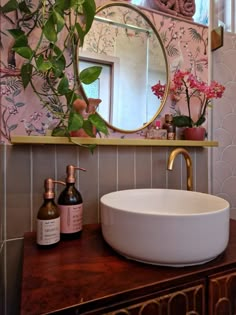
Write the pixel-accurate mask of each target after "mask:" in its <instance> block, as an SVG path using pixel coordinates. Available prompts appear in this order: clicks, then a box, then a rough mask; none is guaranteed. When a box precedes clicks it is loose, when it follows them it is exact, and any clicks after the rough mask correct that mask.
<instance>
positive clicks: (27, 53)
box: [12, 47, 33, 59]
mask: <svg viewBox="0 0 236 315" xmlns="http://www.w3.org/2000/svg"><path fill="white" fill-rule="evenodd" d="M12 50H14V51H15V52H16V53H17V54H18V55H20V56H21V57H24V58H25V59H30V58H31V57H32V55H33V51H32V49H31V48H30V47H15V48H12Z"/></svg>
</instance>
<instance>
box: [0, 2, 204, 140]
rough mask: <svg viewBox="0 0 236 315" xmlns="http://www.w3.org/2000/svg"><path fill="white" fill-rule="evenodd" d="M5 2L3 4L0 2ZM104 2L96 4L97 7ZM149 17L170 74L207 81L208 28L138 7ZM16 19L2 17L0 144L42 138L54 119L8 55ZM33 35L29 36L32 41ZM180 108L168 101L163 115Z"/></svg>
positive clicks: (118, 135)
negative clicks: (179, 72)
mask: <svg viewBox="0 0 236 315" xmlns="http://www.w3.org/2000/svg"><path fill="white" fill-rule="evenodd" d="M3 2H4V1H3ZM105 2H106V1H101V0H98V1H97V6H99V5H101V4H102V3H105ZM141 9H142V10H143V11H144V13H145V14H146V15H147V16H148V17H149V18H150V20H151V21H152V23H153V24H154V26H155V27H156V29H157V31H158V32H159V34H160V36H161V38H162V41H163V44H164V47H165V49H166V54H167V58H168V62H169V68H170V74H171V73H173V72H174V71H175V70H176V69H183V70H190V71H191V72H193V73H194V74H197V75H198V76H199V77H200V78H201V79H203V80H207V73H208V71H207V69H208V57H207V42H208V39H207V36H208V34H207V33H208V29H207V27H205V26H203V25H198V24H194V23H191V22H189V21H187V20H181V19H177V18H174V17H172V16H169V15H164V14H162V13H159V12H157V11H155V10H147V9H145V8H141ZM13 22H14V23H15V22H16V20H14V18H13V20H12V22H11V20H9V19H7V18H5V17H2V18H1V30H2V31H3V32H2V36H1V43H2V46H3V49H2V51H1V64H0V75H1V81H0V95H1V99H0V101H1V112H0V115H1V117H0V119H1V122H0V127H1V135H0V141H1V142H6V143H9V142H10V140H11V135H13V134H14V135H45V133H46V130H47V129H48V127H49V126H51V125H52V124H53V117H52V116H51V115H50V113H48V112H47V111H46V110H45V109H43V108H42V107H41V106H40V104H39V101H38V99H37V98H36V96H35V95H34V93H33V92H32V90H30V88H27V90H25V91H24V89H23V87H22V84H21V80H20V77H19V70H18V69H19V67H20V65H21V63H22V62H23V61H22V60H21V59H20V58H18V57H17V56H14V55H13V54H12V53H11V50H10V48H11V45H12V43H13V41H12V39H11V37H10V35H8V34H7V31H6V30H7V29H9V28H12V27H13V25H12V23H13ZM34 36H35V34H32V38H30V39H29V40H33V38H34ZM176 106H180V108H182V109H181V111H183V112H185V104H184V101H181V102H179V104H173V103H172V102H171V101H170V100H167V103H166V105H165V107H164V109H163V111H162V116H163V115H164V114H165V113H167V112H171V111H173V110H174V109H175V108H176ZM112 136H115V137H121V136H122V137H124V136H125V135H122V134H120V133H112ZM126 136H129V137H140V135H138V134H131V135H126Z"/></svg>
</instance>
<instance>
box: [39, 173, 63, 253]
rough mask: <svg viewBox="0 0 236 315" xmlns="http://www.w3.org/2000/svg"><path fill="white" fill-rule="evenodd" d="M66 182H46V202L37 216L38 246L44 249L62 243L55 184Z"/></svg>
mask: <svg viewBox="0 0 236 315" xmlns="http://www.w3.org/2000/svg"><path fill="white" fill-rule="evenodd" d="M55 183H58V184H63V185H65V183H64V182H61V181H56V180H53V179H52V178H47V179H45V181H44V189H45V191H44V194H43V197H44V202H43V204H42V205H41V207H40V208H39V211H38V214H37V241H36V242H37V245H38V246H39V247H42V248H50V247H53V246H55V245H56V244H57V243H59V241H60V212H59V209H58V207H57V205H56V204H55V202H54V198H55V192H54V184H55Z"/></svg>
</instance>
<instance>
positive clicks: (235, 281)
mask: <svg viewBox="0 0 236 315" xmlns="http://www.w3.org/2000/svg"><path fill="white" fill-rule="evenodd" d="M209 315H236V270H235V269H234V270H231V271H230V272H229V271H228V272H224V273H221V274H218V275H215V276H214V277H211V278H210V281H209Z"/></svg>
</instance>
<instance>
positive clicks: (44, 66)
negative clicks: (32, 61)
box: [36, 55, 52, 72]
mask: <svg viewBox="0 0 236 315" xmlns="http://www.w3.org/2000/svg"><path fill="white" fill-rule="evenodd" d="M36 66H37V69H38V71H42V72H47V71H48V70H50V69H51V68H52V63H51V62H50V61H49V60H46V61H45V60H44V58H43V56H42V55H40V56H39V57H38V58H37V59H36Z"/></svg>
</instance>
